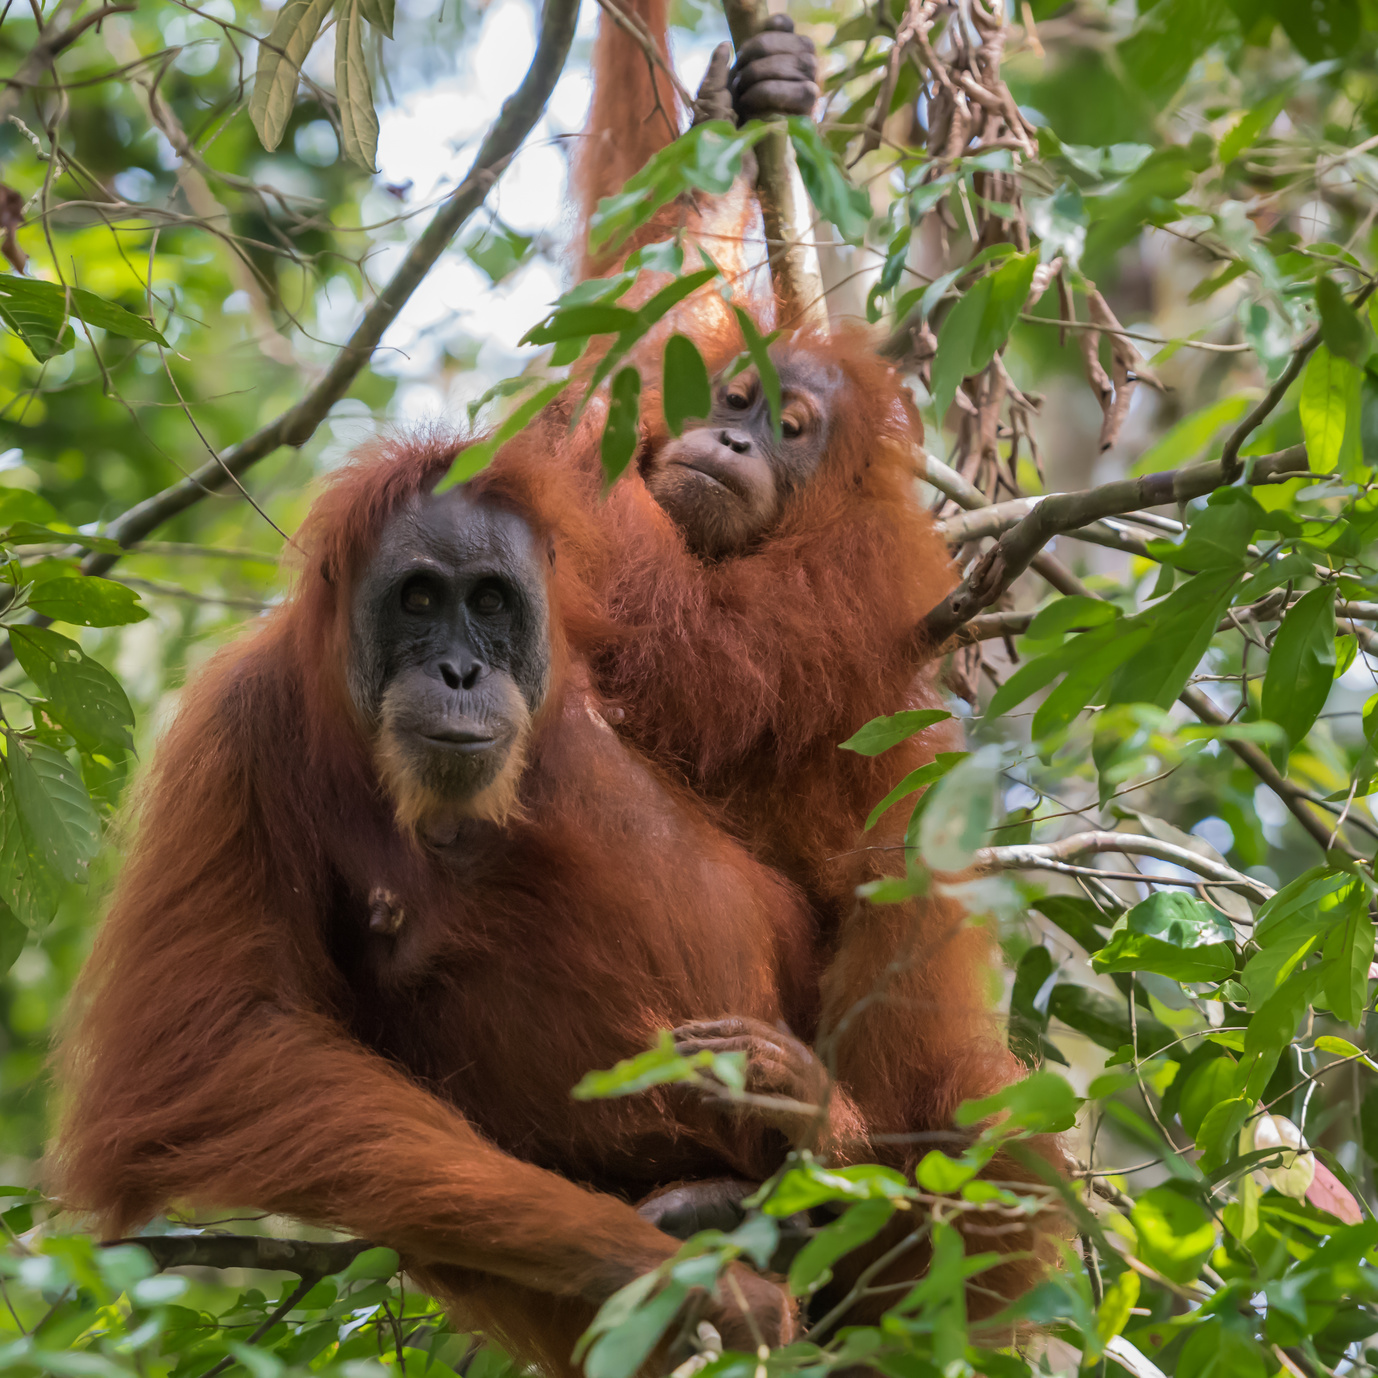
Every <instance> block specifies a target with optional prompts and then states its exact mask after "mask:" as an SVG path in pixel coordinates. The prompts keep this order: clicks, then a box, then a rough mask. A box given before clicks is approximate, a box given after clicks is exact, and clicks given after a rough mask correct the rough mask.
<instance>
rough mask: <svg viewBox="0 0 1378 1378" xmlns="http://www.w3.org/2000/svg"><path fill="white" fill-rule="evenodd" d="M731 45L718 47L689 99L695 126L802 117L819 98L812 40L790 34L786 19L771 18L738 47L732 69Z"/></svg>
mask: <svg viewBox="0 0 1378 1378" xmlns="http://www.w3.org/2000/svg"><path fill="white" fill-rule="evenodd" d="M731 61H732V47H731V45H730V44H727V43H720V44H718V46H717V48H715V49H714V50H713V56H712V58H711V59H710V61H709V63H708V71H707V72H706V73H705V74H704V78H703V81H702V83H701V84H700V86H699V93H698V96H697V97H696V98H695V101H694V123H695V124H703V123H704V122H705V121H707V120H731V121H732V123H733V124H739V123H741V122H742V121H743V120H768V119H771V118H772V117H773V116H776V115H807V114H808V113H809V112H810V111H811V110H812V109H813V107H814V104H815V102H816V101H817V100H818V95H819V91H818V55H817V53H816V52H815V51H814V46H813V39H811V38H809V37H808V36H807V35H806V34H798V33H795V32H794V21H793V20H792V19H790V18H789V16H788V15H783V14H776V15H772V16H771V17H770V18H769V19H768V20H767V21H766V26H765V28H764V29H763V30H762V31H761V32H760V33H758V34H757V35H756V37H755V38H752V39H749V40H748V41H747V42H746V43H744V44H743V45H742V50H741V52H740V53H739V54H738V55H737V62H736V65H735V66H732V67H731V68H730V69H729V63H731Z"/></svg>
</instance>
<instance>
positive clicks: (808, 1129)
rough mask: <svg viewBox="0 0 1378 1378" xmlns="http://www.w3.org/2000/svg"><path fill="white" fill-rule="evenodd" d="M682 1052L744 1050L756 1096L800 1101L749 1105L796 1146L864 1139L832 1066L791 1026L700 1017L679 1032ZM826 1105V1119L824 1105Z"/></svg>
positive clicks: (749, 1082)
mask: <svg viewBox="0 0 1378 1378" xmlns="http://www.w3.org/2000/svg"><path fill="white" fill-rule="evenodd" d="M674 1040H675V1048H676V1050H677V1051H678V1052H679V1053H681V1054H682V1055H683V1056H685V1057H688V1056H692V1055H693V1054H694V1053H697V1052H703V1051H708V1052H711V1053H745V1054H746V1085H745V1087H744V1088H743V1089H744V1090H745V1091H747V1092H748V1093H749V1094H750V1095H753V1096H778V1097H781V1098H782V1099H785V1100H790V1101H795V1102H797V1104H795V1105H781V1106H779V1107H769V1108H766V1107H756V1106H751V1107H747V1108H746V1113H748V1114H752V1115H756V1116H757V1117H759V1118H761V1119H764V1120H765V1122H766V1123H767V1124H770V1125H772V1126H773V1127H774V1128H776V1129H779V1130H780V1131H781V1132H782V1133H783V1134H784V1135H785V1137H786V1138H787V1139H789V1141H790V1143H791V1144H792V1145H793V1146H794V1147H795V1148H820V1147H827V1148H829V1149H830V1150H835V1149H837V1148H839V1147H842V1146H843V1145H844V1144H846V1143H849V1142H855V1141H856V1140H859V1139H861V1138H863V1137H864V1130H863V1128H862V1125H861V1120H860V1116H859V1115H857V1113H856V1110H855V1107H854V1106H853V1105H852V1103H851V1101H850V1100H849V1099H848V1098H847V1096H846V1095H845V1094H844V1093H843V1091H842V1089H841V1088H840V1087H836V1086H830V1078H829V1076H828V1069H827V1068H826V1067H824V1065H823V1064H822V1063H821V1062H820V1061H819V1060H818V1058H817V1057H815V1056H814V1053H813V1050H812V1049H811V1048H809V1047H808V1046H807V1045H806V1044H804V1043H801V1042H800V1041H799V1040H798V1039H797V1038H795V1037H794V1035H793V1034H791V1033H790V1032H789V1031H788V1030H786V1029H783V1028H778V1027H774V1026H772V1025H770V1024H767V1023H765V1021H764V1020H761V1019H740V1018H733V1019H699V1020H695V1021H694V1022H693V1023H690V1024H682V1025H681V1026H680V1027H679V1028H678V1029H676V1030H675V1031H674ZM825 1104H826V1106H827V1115H826V1118H825V1117H824V1115H823V1113H822V1109H821V1107H822V1106H824V1105H825Z"/></svg>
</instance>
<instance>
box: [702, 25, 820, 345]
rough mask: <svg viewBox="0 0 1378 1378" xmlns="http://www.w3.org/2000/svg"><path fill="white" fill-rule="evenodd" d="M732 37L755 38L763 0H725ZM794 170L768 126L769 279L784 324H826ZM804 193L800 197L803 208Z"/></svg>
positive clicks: (763, 156) (764, 212)
mask: <svg viewBox="0 0 1378 1378" xmlns="http://www.w3.org/2000/svg"><path fill="white" fill-rule="evenodd" d="M723 12H724V13H725V14H726V16H727V27H728V28H729V29H730V30H731V33H732V43H733V46H734V47H736V48H737V49H738V50H739V51H740V50H741V47H742V44H744V43H745V42H746V41H747V40H748V39H750V38H754V37H755V36H756V35H757V34H758V33H760V32H761V30H762V29H763V28H764V27H765V23H766V20H767V19H769V18H770V11H769V10H768V9H767V8H766V0H723ZM797 176H798V174H797V172H796V171H795V167H794V151H793V150H792V149H791V148H790V142H789V135H788V134H787V133H786V132H785V131H784V130H783V129H772V130H771V131H770V133H768V134H767V135H766V136H765V138H763V139H762V140H761V142H760V143H758V144H757V145H756V195H757V197H758V199H759V200H760V203H761V220H762V221H763V222H764V224H765V231H766V253H767V256H768V262H769V264H770V280H771V282H772V284H773V285H774V287H775V294H776V296H777V297H778V298H779V303H780V313H779V322H780V324H782V325H789V326H793V325H812V326H817V327H821V328H822V329H823V330H825V331H826V330H827V328H828V305H827V297H826V295H825V293H824V290H823V276H822V274H821V273H820V272H819V269H818V259H817V256H816V255H815V254H814V251H813V250H812V249H811V248H810V247H809V246H808V244H806V243H803V242H801V234H800V214H799V212H800V209H801V206H800V200H799V198H798V197H797V196H796V192H801V191H802V187H799V186H797V185H796V178H797ZM807 206H808V198H807V197H803V208H805V209H806V208H807Z"/></svg>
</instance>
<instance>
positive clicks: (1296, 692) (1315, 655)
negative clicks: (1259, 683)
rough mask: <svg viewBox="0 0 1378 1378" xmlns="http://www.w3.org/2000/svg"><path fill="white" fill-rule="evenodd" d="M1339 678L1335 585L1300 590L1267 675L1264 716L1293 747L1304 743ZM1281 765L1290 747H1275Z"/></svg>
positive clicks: (1275, 642) (1276, 642)
mask: <svg viewBox="0 0 1378 1378" xmlns="http://www.w3.org/2000/svg"><path fill="white" fill-rule="evenodd" d="M1334 681H1335V586H1334V584H1326V585H1324V586H1323V587H1321V588H1317V589H1312V590H1311V591H1310V592H1309V593H1305V594H1303V595H1302V596H1301V598H1300V599H1298V601H1297V602H1296V603H1294V604H1293V605H1292V606H1291V607H1290V608H1288V610H1287V615H1286V616H1285V617H1284V618H1283V620H1282V626H1281V627H1280V628H1279V629H1278V633H1277V636H1276V637H1275V638H1274V640H1273V649H1272V653H1271V654H1270V655H1269V657H1268V670H1267V673H1266V674H1265V675H1264V677H1263V698H1262V702H1261V708H1262V711H1263V716H1264V717H1265V718H1268V719H1270V720H1271V721H1272V722H1275V723H1277V725H1278V726H1279V727H1281V728H1282V730H1283V731H1284V732H1286V734H1287V741H1288V743H1289V744H1290V745H1291V746H1292V747H1296V746H1298V745H1300V743H1301V742H1302V741H1303V740H1305V738H1306V734H1307V733H1308V732H1309V731H1310V730H1311V725H1312V724H1313V723H1314V722H1315V721H1316V719H1317V717H1319V715H1320V713H1321V710H1322V709H1323V708H1324V707H1325V701H1326V699H1327V698H1328V697H1329V695H1330V688H1331V685H1332V684H1333V683H1334ZM1273 760H1274V763H1275V764H1276V765H1277V766H1278V768H1279V769H1284V768H1285V767H1286V764H1287V747H1286V746H1279V747H1275V748H1274V750H1273Z"/></svg>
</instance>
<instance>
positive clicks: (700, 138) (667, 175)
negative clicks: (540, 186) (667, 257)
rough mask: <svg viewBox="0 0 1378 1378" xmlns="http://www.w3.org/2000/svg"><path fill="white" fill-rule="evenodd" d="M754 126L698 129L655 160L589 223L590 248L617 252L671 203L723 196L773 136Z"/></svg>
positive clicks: (716, 124) (711, 124) (718, 123)
mask: <svg viewBox="0 0 1378 1378" xmlns="http://www.w3.org/2000/svg"><path fill="white" fill-rule="evenodd" d="M768 129H769V126H768V125H765V124H761V123H759V122H757V121H752V122H751V123H750V124H748V125H747V126H746V127H745V128H744V129H741V130H736V129H734V128H733V127H732V126H731V125H730V124H728V123H727V122H726V121H724V120H709V121H708V122H706V123H704V124H700V125H695V126H694V128H692V129H690V130H689V132H688V133H686V134H682V135H680V137H679V138H678V139H675V140H674V141H673V142H672V143H670V144H668V145H666V147H665V148H663V149H661V151H660V152H659V153H657V154H656V155H655V157H653V158H652V159H651V160H650V161H649V162H648V163H647V164H646V166H645V167H643V168H642V169H641V171H640V172H638V173H637V174H636V176H635V177H633V178H631V179H630V180H629V181H628V182H627V184H626V185H625V186H624V187H623V188H622V190H621V191H620V192H619V193H618V194H617V195H616V196H609V197H605V198H604V199H603V200H601V201H600V202H599V203H598V209H597V210H595V211H594V213H593V215H592V216H591V217H590V218H589V247H590V248H591V249H593V251H594V252H595V253H596V252H598V251H600V250H602V249H605V248H607V249H615V248H616V247H617V246H618V245H619V244H621V243H622V242H623V241H624V240H625V239H626V238H627V236H628V235H630V234H631V233H633V231H635V230H637V229H639V228H640V227H641V226H642V225H644V224H645V223H646V222H647V221H648V220H650V218H651V217H652V216H653V215H654V214H655V213H656V211H658V210H659V209H660V208H661V207H662V206H663V205H665V204H666V203H667V202H669V201H673V200H674V199H675V197H677V196H681V195H683V194H684V193H685V192H686V191H689V190H690V189H691V188H694V189H697V190H699V191H703V192H707V193H708V194H709V195H712V196H720V195H722V194H723V192H725V191H727V190H728V188H730V187H731V185H732V183H733V182H734V181H735V180H736V178H737V175H738V174H739V173H740V172H741V169H742V156H743V154H745V152H746V150H747V149H749V148H751V147H752V146H753V145H754V144H756V143H758V142H759V141H760V140H761V139H762V138H763V137H764V136H765V134H766V133H767V132H768Z"/></svg>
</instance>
